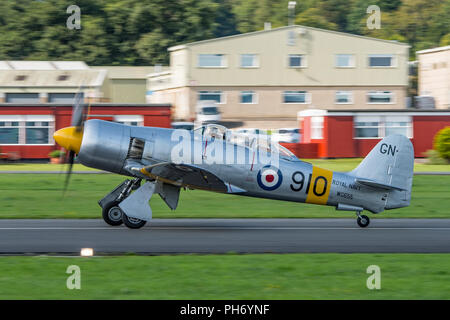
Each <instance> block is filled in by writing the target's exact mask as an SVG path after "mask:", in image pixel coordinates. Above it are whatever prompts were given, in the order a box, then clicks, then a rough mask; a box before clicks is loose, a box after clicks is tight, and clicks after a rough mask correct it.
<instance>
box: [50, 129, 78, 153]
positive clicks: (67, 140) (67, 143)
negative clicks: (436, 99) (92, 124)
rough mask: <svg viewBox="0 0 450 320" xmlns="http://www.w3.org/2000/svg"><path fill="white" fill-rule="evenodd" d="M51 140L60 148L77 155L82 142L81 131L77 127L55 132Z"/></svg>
mask: <svg viewBox="0 0 450 320" xmlns="http://www.w3.org/2000/svg"><path fill="white" fill-rule="evenodd" d="M53 138H54V139H55V141H56V143H57V144H59V145H60V146H61V147H63V148H65V149H66V150H70V151H73V152H75V153H76V154H78V153H79V152H80V148H81V141H82V140H83V131H82V130H80V129H79V128H77V127H66V128H62V129H59V130H58V131H56V132H55V133H54V134H53Z"/></svg>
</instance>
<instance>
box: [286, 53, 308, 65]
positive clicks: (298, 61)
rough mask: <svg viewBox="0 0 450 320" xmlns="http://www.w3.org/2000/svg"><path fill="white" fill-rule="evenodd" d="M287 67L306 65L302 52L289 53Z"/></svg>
mask: <svg viewBox="0 0 450 320" xmlns="http://www.w3.org/2000/svg"><path fill="white" fill-rule="evenodd" d="M288 65H289V68H304V67H306V58H305V56H304V55H303V54H290V55H289V60H288Z"/></svg>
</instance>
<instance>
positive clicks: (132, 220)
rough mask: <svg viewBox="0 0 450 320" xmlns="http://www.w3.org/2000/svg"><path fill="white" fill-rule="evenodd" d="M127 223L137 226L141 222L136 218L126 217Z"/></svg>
mask: <svg viewBox="0 0 450 320" xmlns="http://www.w3.org/2000/svg"><path fill="white" fill-rule="evenodd" d="M128 221H130V222H131V223H133V224H138V223H140V222H141V221H142V220H141V219H138V218H132V217H128Z"/></svg>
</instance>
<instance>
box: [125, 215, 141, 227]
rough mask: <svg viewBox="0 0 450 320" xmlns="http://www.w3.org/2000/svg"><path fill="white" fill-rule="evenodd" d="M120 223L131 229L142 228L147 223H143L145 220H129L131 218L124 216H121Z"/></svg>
mask: <svg viewBox="0 0 450 320" xmlns="http://www.w3.org/2000/svg"><path fill="white" fill-rule="evenodd" d="M122 221H123V223H124V224H125V225H126V226H127V227H128V228H131V229H139V228H142V227H143V226H144V225H145V224H146V223H147V221H145V220H141V219H136V218H131V217H128V216H127V215H126V214H123V215H122Z"/></svg>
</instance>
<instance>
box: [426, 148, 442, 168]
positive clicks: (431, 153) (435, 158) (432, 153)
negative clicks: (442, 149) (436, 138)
mask: <svg viewBox="0 0 450 320" xmlns="http://www.w3.org/2000/svg"><path fill="white" fill-rule="evenodd" d="M424 155H425V156H426V157H427V159H428V162H426V164H447V160H445V159H443V158H441V156H440V154H439V152H437V151H436V150H434V149H431V150H427V151H425V152H424Z"/></svg>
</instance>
